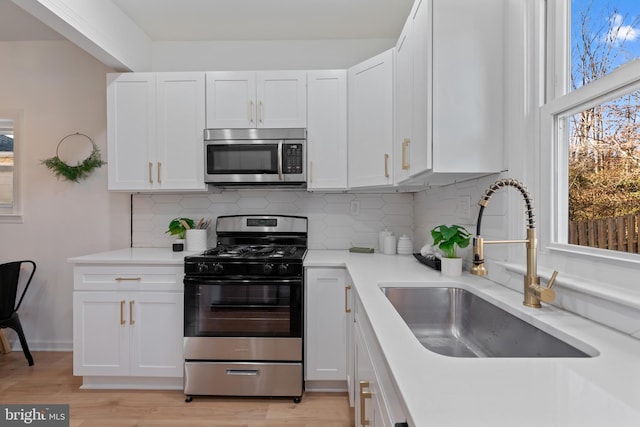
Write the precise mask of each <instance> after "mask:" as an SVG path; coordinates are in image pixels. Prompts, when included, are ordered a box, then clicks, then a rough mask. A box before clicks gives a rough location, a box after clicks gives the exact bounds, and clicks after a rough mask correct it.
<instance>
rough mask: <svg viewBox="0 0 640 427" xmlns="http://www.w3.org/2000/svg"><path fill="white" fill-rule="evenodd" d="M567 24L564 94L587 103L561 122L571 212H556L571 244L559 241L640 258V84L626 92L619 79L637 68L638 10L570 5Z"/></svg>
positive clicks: (584, 2)
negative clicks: (625, 70) (623, 71)
mask: <svg viewBox="0 0 640 427" xmlns="http://www.w3.org/2000/svg"><path fill="white" fill-rule="evenodd" d="M569 19H570V28H571V31H570V35H569V37H568V43H569V47H568V48H567V51H568V52H567V53H568V54H570V61H569V64H570V79H568V82H569V86H570V87H568V88H566V89H565V92H567V94H568V93H571V92H576V93H574V94H573V96H576V95H578V94H584V95H583V98H582V100H581V101H579V102H577V103H574V105H573V108H571V110H569V111H565V112H563V113H562V114H560V115H559V116H558V119H559V120H558V126H559V129H558V130H559V132H558V135H559V143H560V144H561V145H560V146H561V147H563V148H562V150H566V152H565V153H564V154H563V155H561V156H559V159H563V160H560V162H563V163H564V162H565V161H566V164H568V172H567V175H566V176H564V177H562V180H561V181H560V182H563V181H564V182H565V183H567V190H566V193H565V192H563V191H561V192H560V194H563V196H561V197H562V198H564V197H566V198H567V199H568V200H567V201H566V202H565V201H564V200H559V205H560V206H564V205H565V204H566V212H564V209H562V210H561V212H559V216H560V222H562V221H566V222H567V223H566V225H565V226H563V227H562V229H563V230H566V236H561V235H559V236H558V238H559V240H562V239H563V237H564V238H566V239H567V240H566V242H561V243H568V244H571V245H579V246H587V247H593V248H599V249H605V250H613V251H622V252H628V253H640V248H639V245H638V228H639V223H640V90H639V88H640V80H638V81H635V82H629V84H622V83H621V79H620V78H619V77H618V76H620V75H621V71H618V70H621V67H622V66H623V65H625V64H627V63H629V62H631V61H636V62H638V61H640V60H638V59H636V58H639V57H640V4H638V2H636V1H633V0H618V1H611V2H599V1H594V0H572V1H571V12H570V17H569ZM616 71H617V73H616ZM567 72H568V71H567ZM604 77H607V78H604ZM565 96H566V95H565ZM577 99H581V96H580V95H578V96H577ZM565 156H566V157H565ZM559 166H562V165H559ZM559 169H563V168H562V167H559ZM564 194H566V196H564Z"/></svg>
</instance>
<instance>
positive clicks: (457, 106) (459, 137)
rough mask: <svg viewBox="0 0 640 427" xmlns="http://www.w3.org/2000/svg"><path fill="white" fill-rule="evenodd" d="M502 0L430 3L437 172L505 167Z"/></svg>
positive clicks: (437, 0)
mask: <svg viewBox="0 0 640 427" xmlns="http://www.w3.org/2000/svg"><path fill="white" fill-rule="evenodd" d="M504 3H505V2H504V1H502V0H485V1H482V2H478V1H474V0H434V1H433V16H434V18H433V65H434V67H433V123H434V128H433V171H434V172H436V173H457V172H463V173H467V174H483V173H493V172H500V171H501V170H502V169H503V167H504V162H503V150H504V148H503V147H504V142H503V141H504V130H503V127H504V123H503V119H504V111H503V110H504V107H503V105H504V102H503V98H504V84H505V81H504V53H503V50H504V47H503V40H504V8H505V4H504ZM461 10H464V11H465V13H460V11H461Z"/></svg>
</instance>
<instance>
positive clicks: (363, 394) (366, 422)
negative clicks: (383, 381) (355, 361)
mask: <svg viewBox="0 0 640 427" xmlns="http://www.w3.org/2000/svg"><path fill="white" fill-rule="evenodd" d="M365 388H369V381H360V425H361V426H368V425H369V420H368V419H366V417H365V414H364V405H365V402H364V401H365V399H371V392H370V391H364V389H365Z"/></svg>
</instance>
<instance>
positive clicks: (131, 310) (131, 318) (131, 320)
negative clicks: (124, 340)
mask: <svg viewBox="0 0 640 427" xmlns="http://www.w3.org/2000/svg"><path fill="white" fill-rule="evenodd" d="M133 304H135V301H134V300H131V301H129V324H130V325H133V324H135V323H136V321H135V320H133Z"/></svg>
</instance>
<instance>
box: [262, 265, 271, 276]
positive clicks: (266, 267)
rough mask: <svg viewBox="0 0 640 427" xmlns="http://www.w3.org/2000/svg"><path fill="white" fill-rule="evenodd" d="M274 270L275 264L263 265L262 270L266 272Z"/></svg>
mask: <svg viewBox="0 0 640 427" xmlns="http://www.w3.org/2000/svg"><path fill="white" fill-rule="evenodd" d="M272 270H273V264H265V265H264V266H263V267H262V271H264V273H265V274H269V273H271V271H272Z"/></svg>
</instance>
